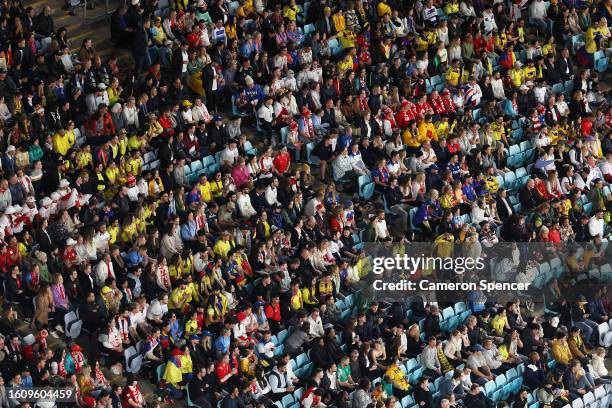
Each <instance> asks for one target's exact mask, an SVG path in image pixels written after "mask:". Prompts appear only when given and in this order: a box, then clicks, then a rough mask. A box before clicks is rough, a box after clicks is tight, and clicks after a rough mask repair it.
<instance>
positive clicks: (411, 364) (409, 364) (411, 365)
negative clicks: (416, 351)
mask: <svg viewBox="0 0 612 408" xmlns="http://www.w3.org/2000/svg"><path fill="white" fill-rule="evenodd" d="M418 366H419V363H418V361H417V360H416V358H411V359H410V360H408V361H406V371H407V372H409V373H411V372H412V371H414V370H416V368H417V367H418Z"/></svg>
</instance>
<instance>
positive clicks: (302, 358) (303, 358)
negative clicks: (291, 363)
mask: <svg viewBox="0 0 612 408" xmlns="http://www.w3.org/2000/svg"><path fill="white" fill-rule="evenodd" d="M295 362H296V364H297V366H298V368H301V367H303V366H305V365H306V364H307V363H308V355H306V353H302V354H300V355H298V356H297V357H296V358H295Z"/></svg>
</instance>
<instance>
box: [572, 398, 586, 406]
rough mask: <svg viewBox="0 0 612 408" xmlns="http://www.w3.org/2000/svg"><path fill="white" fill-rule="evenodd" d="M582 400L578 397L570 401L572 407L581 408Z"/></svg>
mask: <svg viewBox="0 0 612 408" xmlns="http://www.w3.org/2000/svg"><path fill="white" fill-rule="evenodd" d="M583 407H584V402H582V400H581V399H580V398H577V399H575V400H573V401H572V408H583Z"/></svg>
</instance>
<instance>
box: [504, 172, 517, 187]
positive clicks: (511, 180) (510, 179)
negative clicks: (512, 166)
mask: <svg viewBox="0 0 612 408" xmlns="http://www.w3.org/2000/svg"><path fill="white" fill-rule="evenodd" d="M515 183H516V175H515V174H514V172H512V171H509V172H508V173H505V174H504V188H505V189H506V190H513V189H514V187H515Z"/></svg>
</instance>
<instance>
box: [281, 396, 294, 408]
mask: <svg viewBox="0 0 612 408" xmlns="http://www.w3.org/2000/svg"><path fill="white" fill-rule="evenodd" d="M281 402H282V403H283V407H285V408H288V407H289V406H290V405H291V404H293V395H291V394H287V395H285V396H284V397H283V399H281Z"/></svg>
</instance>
